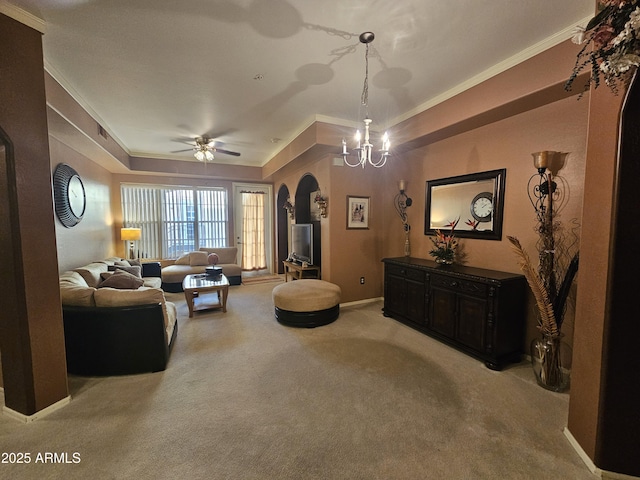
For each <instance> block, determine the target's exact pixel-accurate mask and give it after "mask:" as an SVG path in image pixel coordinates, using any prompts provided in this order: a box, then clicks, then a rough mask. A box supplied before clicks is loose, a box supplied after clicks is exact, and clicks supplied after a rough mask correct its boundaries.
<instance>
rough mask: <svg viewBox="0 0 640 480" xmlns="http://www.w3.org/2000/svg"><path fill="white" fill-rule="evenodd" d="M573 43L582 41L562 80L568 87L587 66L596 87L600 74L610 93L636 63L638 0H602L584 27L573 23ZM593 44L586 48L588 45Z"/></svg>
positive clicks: (639, 37) (639, 35)
mask: <svg viewBox="0 0 640 480" xmlns="http://www.w3.org/2000/svg"><path fill="white" fill-rule="evenodd" d="M572 41H573V43H576V44H578V45H584V46H583V47H582V49H581V50H580V52H578V58H577V59H576V64H575V66H574V68H573V73H572V74H571V76H570V77H569V80H567V82H566V84H565V89H566V90H570V88H571V85H572V84H573V82H574V80H575V79H576V77H577V76H578V75H579V74H580V72H581V71H582V70H583V69H585V68H589V69H590V70H591V75H590V77H589V80H588V82H587V84H586V85H585V91H586V90H587V89H588V88H589V86H590V84H591V82H593V83H594V85H595V87H596V88H597V87H598V85H600V78H601V76H602V77H603V78H604V82H605V84H606V85H607V86H609V88H611V90H612V91H613V92H614V93H617V91H618V87H619V86H620V84H622V86H626V84H627V83H628V81H629V78H630V76H629V75H627V73H628V72H630V71H632V70H635V68H636V67H638V65H640V0H605V1H602V2H600V3H599V11H598V13H597V14H596V15H595V16H594V17H593V18H592V19H591V20H590V21H589V23H587V26H586V27H580V26H578V27H576V29H575V30H574V35H573V38H572ZM591 46H592V47H593V48H591V49H590V47H591Z"/></svg>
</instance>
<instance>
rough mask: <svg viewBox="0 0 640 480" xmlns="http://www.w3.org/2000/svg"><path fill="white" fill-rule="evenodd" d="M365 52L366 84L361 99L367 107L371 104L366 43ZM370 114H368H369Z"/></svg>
mask: <svg viewBox="0 0 640 480" xmlns="http://www.w3.org/2000/svg"><path fill="white" fill-rule="evenodd" d="M366 48H367V49H366V51H365V54H364V85H363V86H362V96H361V97H360V101H361V102H362V105H364V106H365V107H368V106H369V44H368V43H367V45H366ZM367 116H368V115H367Z"/></svg>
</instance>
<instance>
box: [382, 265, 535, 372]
mask: <svg viewBox="0 0 640 480" xmlns="http://www.w3.org/2000/svg"><path fill="white" fill-rule="evenodd" d="M382 261H383V262H384V308H383V312H384V315H385V316H388V317H392V318H394V319H396V320H398V321H400V322H402V323H404V324H406V325H409V326H410V327H412V328H415V329H416V330H418V331H420V332H423V333H426V334H428V335H430V336H432V337H434V338H436V339H438V340H441V341H443V342H445V343H447V344H448V345H451V346H453V347H456V348H458V349H459V350H461V351H463V352H465V353H467V354H469V355H472V356H474V357H476V358H479V359H481V360H484V362H485V365H486V366H487V367H488V368H491V369H493V370H501V369H502V368H503V366H504V365H505V364H507V363H510V362H518V361H520V357H521V354H522V349H523V343H524V335H525V314H526V308H525V302H526V280H525V278H524V276H523V275H518V274H514V273H506V272H498V271H494V270H486V269H481V268H473V267H466V266H462V265H455V264H454V265H446V266H444V265H438V264H436V263H435V262H432V261H430V260H424V259H421V258H413V257H398V258H385V259H383V260H382Z"/></svg>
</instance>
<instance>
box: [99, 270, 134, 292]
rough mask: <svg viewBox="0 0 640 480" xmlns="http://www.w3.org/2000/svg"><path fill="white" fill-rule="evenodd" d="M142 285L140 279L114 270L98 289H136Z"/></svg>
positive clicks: (122, 271)
mask: <svg viewBox="0 0 640 480" xmlns="http://www.w3.org/2000/svg"><path fill="white" fill-rule="evenodd" d="M143 284H144V280H142V278H139V277H136V276H135V275H132V274H130V273H129V272H126V271H124V270H116V271H115V272H113V274H112V275H111V276H109V277H107V278H106V279H105V280H103V281H102V283H101V284H100V285H99V286H98V288H103V287H111V288H121V289H132V290H135V289H138V288H140V287H141V286H142V285H143Z"/></svg>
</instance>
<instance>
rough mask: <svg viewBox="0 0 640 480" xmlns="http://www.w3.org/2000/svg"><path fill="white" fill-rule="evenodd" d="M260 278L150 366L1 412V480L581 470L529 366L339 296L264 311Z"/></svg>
mask: <svg viewBox="0 0 640 480" xmlns="http://www.w3.org/2000/svg"><path fill="white" fill-rule="evenodd" d="M273 287H274V284H269V283H264V284H255V285H241V286H235V287H231V288H230V291H229V298H228V305H227V308H228V311H227V313H222V312H221V311H219V310H216V311H208V312H197V313H196V314H195V315H194V317H193V318H191V319H189V318H188V312H187V308H186V305H185V303H184V297H183V295H182V294H167V296H168V298H169V299H170V300H171V301H174V302H176V304H177V305H178V311H179V328H180V330H179V333H178V337H177V341H176V345H175V348H174V351H173V354H172V357H171V359H170V362H169V365H168V368H167V370H166V371H164V372H158V373H153V374H143V375H134V376H123V377H108V378H82V377H72V378H70V390H71V394H72V401H71V403H70V404H69V405H68V406H66V407H64V408H62V409H61V410H58V411H57V412H54V413H52V414H51V415H49V416H47V417H45V418H43V419H41V420H38V421H36V422H33V423H31V424H28V425H24V424H21V423H19V422H17V421H15V420H13V419H10V418H8V417H6V416H5V417H2V418H0V444H1V445H2V451H3V452H30V453H31V458H32V459H34V458H35V455H36V454H37V453H39V452H56V453H68V454H69V455H71V454H72V453H73V452H77V453H78V454H79V456H80V458H81V461H80V463H77V464H43V463H38V464H36V463H34V462H33V460H32V463H30V464H28V465H25V464H0V478H13V479H21V480H22V479H25V480H27V479H39V480H44V479H58V478H66V479H86V478H99V479H129V478H131V479H175V478H188V479H534V478H535V479H554V480H555V479H558V478H562V479H594V478H597V477H596V476H595V475H592V474H591V473H590V472H589V470H588V469H587V467H586V466H585V465H584V463H583V462H582V460H581V459H580V458H579V457H578V455H577V453H576V452H575V451H574V450H573V448H572V447H571V446H570V445H569V443H568V441H567V440H566V438H565V436H564V435H563V433H562V429H563V427H564V425H565V422H566V418H567V408H568V395H567V394H558V393H553V392H549V391H546V390H544V389H542V388H540V387H538V386H537V385H536V384H535V381H534V379H533V376H532V374H531V369H530V366H529V365H528V364H525V363H523V364H519V365H516V366H513V367H511V368H508V369H506V370H505V371H503V372H494V371H491V370H489V369H487V368H486V367H485V366H484V365H483V363H482V362H480V361H478V360H476V359H473V358H471V357H468V356H466V355H464V354H462V353H460V352H458V351H456V350H454V349H452V348H450V347H448V346H446V345H443V344H442V343H439V342H437V341H435V340H433V339H431V338H429V337H428V336H425V335H422V334H420V333H418V332H416V331H414V330H412V329H410V328H408V327H406V326H404V325H402V324H400V323H398V322H396V321H394V320H392V319H389V318H385V317H384V316H383V315H382V314H381V310H380V309H381V307H382V304H381V303H380V302H375V303H371V304H367V305H360V306H357V307H347V308H343V309H342V311H341V314H340V317H339V318H338V320H337V321H336V322H334V323H332V324H330V325H326V326H323V327H319V328H316V329H296V328H290V327H285V326H282V325H280V324H278V323H277V322H276V320H275V319H274V316H273V305H272V301H271V291H272V289H273Z"/></svg>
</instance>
